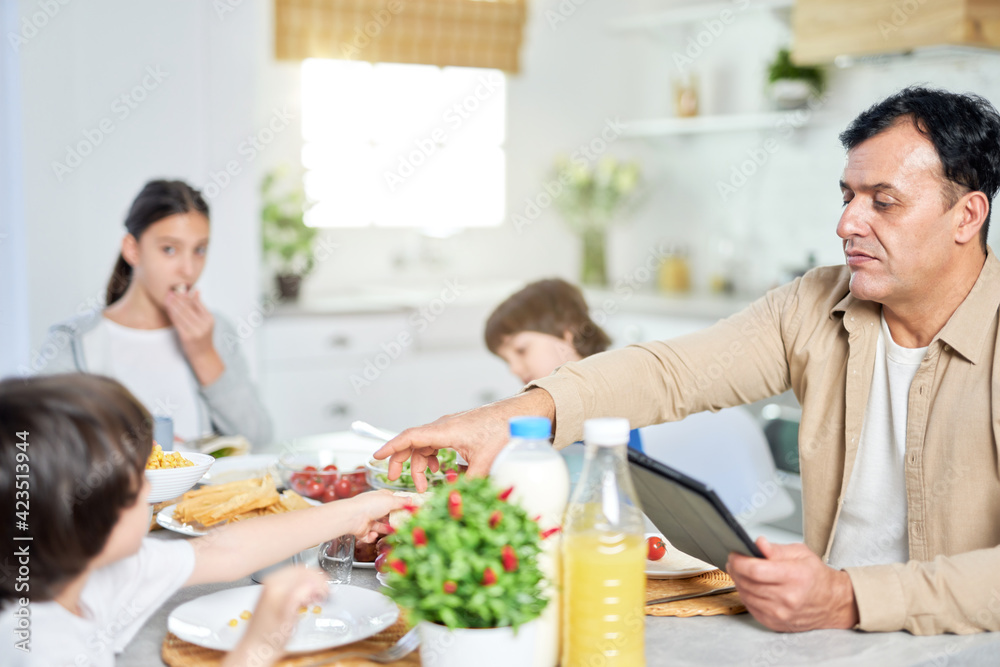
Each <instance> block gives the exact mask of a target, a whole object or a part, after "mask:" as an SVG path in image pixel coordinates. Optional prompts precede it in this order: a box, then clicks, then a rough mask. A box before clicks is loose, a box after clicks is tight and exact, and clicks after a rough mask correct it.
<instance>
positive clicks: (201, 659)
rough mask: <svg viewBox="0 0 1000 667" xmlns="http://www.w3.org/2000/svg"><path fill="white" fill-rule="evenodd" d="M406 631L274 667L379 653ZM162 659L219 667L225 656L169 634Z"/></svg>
mask: <svg viewBox="0 0 1000 667" xmlns="http://www.w3.org/2000/svg"><path fill="white" fill-rule="evenodd" d="M407 629H408V628H407V627H406V622H405V621H404V620H403V619H402V618H400V619H399V620H397V621H396V622H395V623H394V624H393V625H391V626H390V627H388V628H386V629H385V630H383V631H382V632H380V633H378V634H377V635H375V636H373V637H369V638H368V639H362V640H361V641H359V642H354V643H353V644H348V645H347V646H338V647H337V648H333V649H329V650H327V651H317V652H315V653H296V654H295V655H290V656H285V657H284V658H283V659H281V660H279V661H278V662H277V663H275V664H277V665H281V667H300V666H301V665H310V664H312V663H314V662H317V661H319V660H321V659H322V660H336V658H337V656H338V655H343V654H345V653H353V652H354V651H366V652H369V653H376V652H378V651H383V650H385V649H387V648H389V647H390V646H392V645H393V644H395V643H396V642H397V641H398V640H399V638H400V637H402V636H403V635H404V634H405V633H406V631H407ZM160 655H161V656H162V657H163V662H165V663H167V664H168V665H170V667H217V666H218V665H219V664H221V663H222V659H223V658H224V657H225V656H226V654H225V653H223V652H222V651H213V650H212V649H209V648H202V647H201V646H195V645H194V644H189V643H188V642H186V641H184V640H182V639H179V638H178V637H177V636H176V635H174V634H171V633H169V632H168V633H167V638H166V639H164V640H163V650H162V651H161V653H160ZM390 664H392V665H397V666H398V667H420V652H419V651H414V652H413V653H411V654H410V655H408V656H406V657H405V658H403V659H401V660H397V661H396V662H393V663H390ZM330 665H331V667H369V665H371V666H372V667H375V665H376V663H374V662H372V661H371V660H365V659H364V658H348V659H346V660H340V661H337V662H331V663H330Z"/></svg>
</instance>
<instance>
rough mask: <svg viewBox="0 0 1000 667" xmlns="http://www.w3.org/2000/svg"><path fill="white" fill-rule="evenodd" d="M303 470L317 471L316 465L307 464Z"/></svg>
mask: <svg viewBox="0 0 1000 667" xmlns="http://www.w3.org/2000/svg"><path fill="white" fill-rule="evenodd" d="M302 470H303V471H304V472H316V466H306V467H304V468H303V469H302Z"/></svg>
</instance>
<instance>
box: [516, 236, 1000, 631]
mask: <svg viewBox="0 0 1000 667" xmlns="http://www.w3.org/2000/svg"><path fill="white" fill-rule="evenodd" d="M849 282H850V271H849V269H848V268H847V267H822V268H818V269H814V270H813V271H810V272H809V273H807V274H806V275H805V276H803V277H802V278H799V279H797V280H795V281H794V282H792V283H789V284H787V285H784V286H782V287H779V288H777V289H774V290H772V291H771V292H769V293H768V294H767V295H765V296H764V297H763V298H761V299H760V300H758V301H756V302H755V303H753V304H752V305H751V306H750V307H748V308H747V309H746V310H744V311H742V312H740V313H738V314H736V315H733V316H732V317H729V318H727V319H724V320H720V321H719V322H718V323H716V324H714V325H713V326H711V327H709V328H708V329H706V330H705V331H701V332H698V333H695V334H690V335H687V336H682V337H680V338H675V339H672V340H669V341H664V342H652V343H645V344H642V345H632V346H629V347H627V348H625V349H622V350H615V351H611V352H604V353H602V354H599V355H595V356H593V357H590V358H588V359H586V360H584V361H581V362H577V363H571V364H566V365H564V366H562V367H561V368H560V369H559V370H558V371H557V372H555V373H554V374H553V375H551V376H549V377H547V378H543V379H541V380H538V381H537V382H535V383H532V385H529V386H538V387H541V388H543V389H545V390H546V391H548V392H549V393H550V394H551V395H552V398H553V400H554V401H555V405H556V433H555V445H556V446H557V447H563V446H565V445H567V444H569V443H571V442H574V441H577V440H580V439H581V435H582V431H583V427H582V424H583V420H584V419H589V418H591V417H627V418H628V419H629V421H630V422H631V424H632V426H633V427H641V426H646V425H649V424H657V423H661V422H667V421H676V420H678V419H683V418H684V417H686V416H687V415H689V414H691V413H695V412H700V411H703V410H713V411H715V410H721V409H722V408H727V407H731V406H734V405H741V404H744V403H750V402H752V401H756V400H760V399H762V398H766V397H768V396H774V395H776V394H779V393H781V392H783V391H786V390H788V389H792V390H793V391H794V392H795V396H796V397H797V398H798V400H799V402H800V403H801V404H802V423H801V425H800V428H799V458H800V465H801V470H802V492H803V505H804V515H805V519H804V524H805V525H804V531H805V542H806V544H807V545H808V546H809V548H810V549H812V550H813V551H814V552H816V553H817V554H821V555H822V556H823V558H824V559H826V558H828V557H829V552H830V546H831V544H832V542H833V534H834V530H835V528H836V525H837V518H838V515H839V513H840V508H841V506H842V504H843V502H844V496H845V493H846V491H847V484H848V481H849V480H850V478H851V470H852V468H853V466H854V461H855V458H856V455H857V451H858V442H859V441H860V439H861V426H862V420H863V419H864V415H865V408H866V406H867V404H868V391H869V388H870V386H871V381H872V373H873V369H874V365H875V349H876V343H877V341H878V336H879V323H880V315H881V306H880V305H879V304H878V303H875V302H872V301H863V300H860V299H856V298H854V297H853V296H851V294H850V290H849ZM998 306H1000V261H998V260H997V259H996V257H995V256H994V255H993V251H992V250H990V251H989V252H988V255H987V258H986V263H985V265H984V267H983V270H982V272H981V273H980V276H979V279H978V280H977V281H976V284H975V286H974V287H973V288H972V291H971V292H970V293H969V295H968V296H967V297H966V299H965V301H963V302H962V304H961V305H960V306H959V307H958V309H957V310H956V311H955V313H954V314H953V315H952V317H951V319H950V320H949V321H948V323H947V324H946V325H945V326H944V328H942V329H941V331H940V332H939V333H938V335H937V336H935V337H934V340H933V341H932V342H931V344H930V346H929V347H928V348H927V354H926V356H925V357H924V360H923V362H922V363H921V365H920V368H919V369H918V370H917V374H916V376H915V377H914V378H913V383H912V385H911V386H910V397H909V406H908V412H907V424H906V457H905V466H906V469H905V475H906V497H907V510H908V526H907V527H908V533H909V545H910V558H911V560H910V562H908V563H896V564H888V565H876V566H870V567H858V568H847V572H848V574H849V575H850V577H851V580H852V582H853V584H854V592H855V596H856V598H857V603H858V610H859V612H860V623H859V627H860V628H861V629H863V630H870V631H891V630H900V629H906V630H909V631H910V632H913V633H915V634H934V633H941V632H955V633H969V632H975V631H977V630H1000V546H998V545H1000V462H998V450H997V443H998V442H1000V431H998V429H1000V338H998V336H997V326H998V318H997V312H998Z"/></svg>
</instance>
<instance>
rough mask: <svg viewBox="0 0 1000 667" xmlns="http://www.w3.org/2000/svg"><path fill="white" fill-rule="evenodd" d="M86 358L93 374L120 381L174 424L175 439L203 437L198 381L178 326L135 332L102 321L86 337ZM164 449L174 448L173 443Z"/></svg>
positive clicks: (147, 406)
mask: <svg viewBox="0 0 1000 667" xmlns="http://www.w3.org/2000/svg"><path fill="white" fill-rule="evenodd" d="M83 353H84V355H85V357H86V359H87V367H88V370H89V371H90V372H91V373H95V374H98V375H107V376H108V377H112V378H114V379H116V380H118V381H119V382H121V383H122V384H123V385H125V387H126V388H128V390H129V391H131V392H132V393H133V394H134V395H135V397H136V398H137V399H139V401H140V402H141V403H142V404H143V405H144V406H146V409H147V410H149V411H150V413H152V414H153V415H156V416H160V417H170V418H171V419H173V422H174V437H175V438H177V437H180V438H182V439H184V440H191V439H193V438H197V437H200V436H202V435H204V433H202V429H201V427H200V424H203V423H204V424H207V423H208V422H207V420H204V421H203V420H201V419H200V417H201V415H200V414H199V413H200V411H201V409H202V408H201V407H200V405H201V404H200V402H199V400H198V389H199V385H198V378H196V377H195V375H194V371H192V370H191V366H190V364H188V361H187V357H185V356H184V351H183V349H182V348H181V343H180V340H179V339H178V338H177V332H176V330H175V329H174V328H173V327H167V328H164V329H132V328H131V327H124V326H122V325H120V324H117V323H115V322H112V321H111V320H109V319H108V318H106V317H102V318H101V322H100V323H99V324H98V325H97V326H96V327H94V328H93V329H92V330H90V331H89V332H87V333H86V334H85V335H84V337H83ZM160 444H162V445H163V447H164V448H165V449H173V443H169V444H168V443H160Z"/></svg>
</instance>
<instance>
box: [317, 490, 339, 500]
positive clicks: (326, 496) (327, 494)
mask: <svg viewBox="0 0 1000 667" xmlns="http://www.w3.org/2000/svg"><path fill="white" fill-rule="evenodd" d="M319 499H320V500H321V501H323V502H324V503H332V502H333V501H334V500H336V499H337V492H336V491H335V490H334V488H333V487H332V486H328V487H326V488H324V489H323V495H322V496H321V497H320V498H319Z"/></svg>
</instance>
